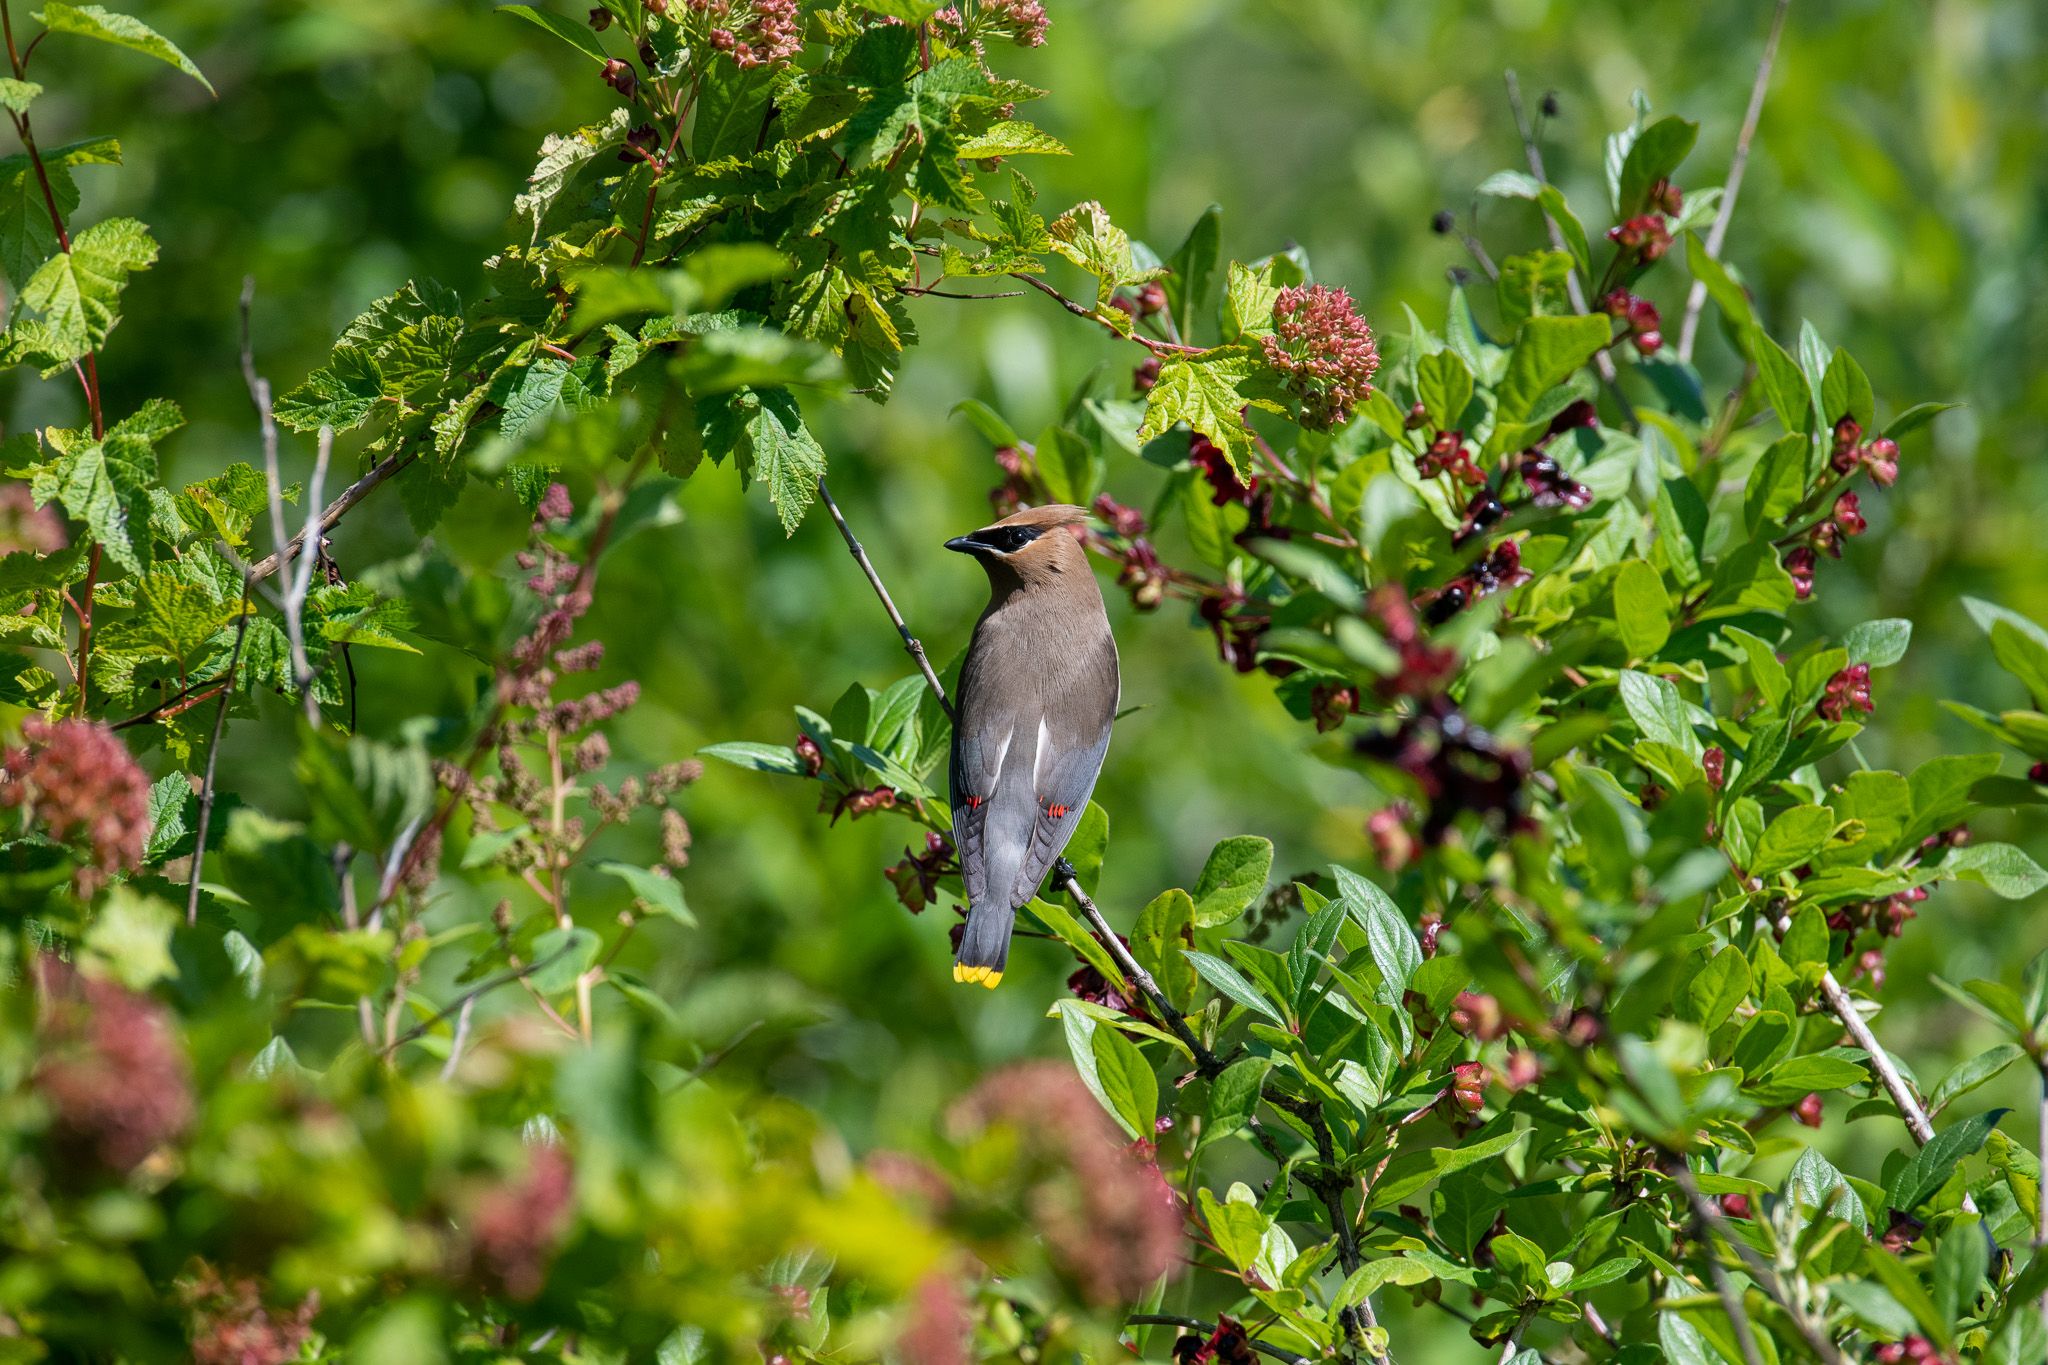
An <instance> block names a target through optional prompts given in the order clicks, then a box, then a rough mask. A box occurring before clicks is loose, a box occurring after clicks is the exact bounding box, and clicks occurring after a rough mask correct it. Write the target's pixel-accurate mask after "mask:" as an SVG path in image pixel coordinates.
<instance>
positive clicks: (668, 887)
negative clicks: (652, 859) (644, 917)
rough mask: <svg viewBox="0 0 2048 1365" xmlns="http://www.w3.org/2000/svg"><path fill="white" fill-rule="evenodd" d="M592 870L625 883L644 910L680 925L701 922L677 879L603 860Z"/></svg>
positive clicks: (594, 865)
mask: <svg viewBox="0 0 2048 1365" xmlns="http://www.w3.org/2000/svg"><path fill="white" fill-rule="evenodd" d="M591 867H592V868H593V869H594V870H596V871H598V872H603V873H607V874H609V875H610V876H614V877H617V878H618V879H619V880H620V881H622V882H624V883H625V884H626V886H627V887H628V888H629V889H630V890H631V891H632V893H633V899H634V900H636V901H638V902H639V903H640V905H641V906H642V907H643V908H644V909H646V910H649V911H651V912H653V913H654V914H657V915H663V916H666V917H667V918H669V919H672V920H675V921H677V922H678V923H680V924H688V925H692V926H694V925H695V924H696V923H697V917H696V916H695V915H693V914H691V913H690V908H689V906H687V905H685V904H684V903H683V888H682V886H681V885H679V884H678V883H677V881H676V879H675V878H674V877H670V876H664V875H663V874H661V873H659V872H654V871H650V870H649V869H647V868H644V867H635V866H634V865H633V864H631V863H619V862H609V861H600V862H596V863H592V864H591Z"/></svg>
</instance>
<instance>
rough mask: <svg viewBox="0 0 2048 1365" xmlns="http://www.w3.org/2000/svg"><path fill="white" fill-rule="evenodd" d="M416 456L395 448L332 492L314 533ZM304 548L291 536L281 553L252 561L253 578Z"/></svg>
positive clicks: (275, 568)
mask: <svg viewBox="0 0 2048 1365" xmlns="http://www.w3.org/2000/svg"><path fill="white" fill-rule="evenodd" d="M418 458H419V454H418V452H416V451H396V452H394V453H392V454H390V455H386V456H385V457H384V458H383V459H381V460H379V461H378V462H377V463H376V464H375V465H373V466H372V467H371V469H370V472H369V473H367V474H365V475H363V476H362V477H361V478H360V479H357V480H356V481H355V482H354V483H352V484H350V485H349V486H348V487H347V488H344V489H342V490H341V492H340V493H339V494H338V495H336V497H335V499H334V501H332V502H330V503H328V504H327V507H326V510H325V511H323V512H321V514H320V529H319V532H318V534H319V535H321V536H324V535H326V534H327V533H328V532H329V531H332V530H333V529H334V528H335V526H336V525H337V524H338V523H339V522H340V521H341V519H342V518H343V517H345V516H347V515H348V513H349V509H350V508H352V507H354V506H355V505H356V504H357V503H359V502H361V501H362V500H363V499H364V498H366V497H368V496H369V495H370V493H371V492H372V491H373V490H374V489H375V488H376V487H377V485H379V484H381V483H383V482H384V481H385V480H387V479H389V478H391V476H392V475H394V474H397V473H398V472H399V471H401V470H403V469H404V468H405V467H406V466H408V465H410V464H412V463H413V462H414V461H415V460H417V459H418ZM315 501H317V499H315ZM305 548H306V541H305V540H304V538H303V537H301V536H293V537H292V538H291V540H290V541H289V542H288V543H287V544H286V545H285V547H284V551H283V553H281V554H273V555H269V556H266V557H265V558H263V559H259V560H257V561H256V563H255V565H254V566H253V568H254V571H255V574H256V577H257V579H258V580H261V579H265V578H268V577H270V576H271V575H272V574H274V573H276V572H277V571H278V570H279V569H280V568H282V567H283V566H284V565H286V564H289V563H291V562H292V561H293V560H295V559H297V558H298V557H299V555H300V554H301V553H303V552H304V550H305Z"/></svg>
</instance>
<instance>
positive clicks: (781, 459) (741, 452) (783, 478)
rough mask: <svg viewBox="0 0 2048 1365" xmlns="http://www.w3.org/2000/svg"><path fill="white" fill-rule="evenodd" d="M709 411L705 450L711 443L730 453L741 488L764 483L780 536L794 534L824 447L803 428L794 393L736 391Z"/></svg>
mask: <svg viewBox="0 0 2048 1365" xmlns="http://www.w3.org/2000/svg"><path fill="white" fill-rule="evenodd" d="M713 411H714V413H715V416H714V417H713V418H712V420H711V421H710V422H709V423H708V424H707V427H706V432H705V446H706V449H707V451H713V450H714V442H716V443H717V444H718V445H721V446H724V447H725V449H726V450H730V451H731V452H732V454H733V456H734V460H735V463H736V464H737V466H738V468H739V471H740V483H741V486H742V487H744V486H746V485H748V484H750V483H752V482H753V481H754V480H755V479H759V480H761V482H763V483H765V484H767V485H768V497H769V500H770V501H771V502H773V503H774V504H775V511H776V513H777V515H778V516H779V517H780V518H781V521H782V530H783V534H785V535H795V534H796V528H797V526H798V525H799V524H800V523H801V522H802V521H803V519H804V513H806V512H807V511H809V510H810V507H811V504H812V503H813V502H814V501H816V499H817V496H818V480H819V478H820V477H822V476H823V475H824V473H825V451H824V448H823V447H821V446H820V445H819V444H818V443H817V441H816V440H815V439H813V438H812V436H811V433H810V431H809V429H808V428H806V427H805V426H804V420H803V414H802V413H801V412H800V411H799V410H798V409H797V404H796V399H795V397H794V396H793V395H792V394H791V393H790V392H789V390H787V389H762V390H759V391H756V390H753V389H737V390H735V391H733V393H731V394H730V395H729V396H727V398H726V399H725V402H724V405H723V407H718V408H714V409H713ZM714 453H715V454H716V455H723V454H724V453H725V451H724V450H715V451H714Z"/></svg>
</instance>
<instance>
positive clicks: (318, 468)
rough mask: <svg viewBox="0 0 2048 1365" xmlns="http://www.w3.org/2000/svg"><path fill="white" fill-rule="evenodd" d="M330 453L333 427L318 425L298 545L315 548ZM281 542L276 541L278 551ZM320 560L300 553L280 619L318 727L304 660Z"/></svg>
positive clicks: (303, 700)
mask: <svg viewBox="0 0 2048 1365" xmlns="http://www.w3.org/2000/svg"><path fill="white" fill-rule="evenodd" d="M333 454H334V428H333V427H329V426H323V427H321V428H320V436H319V453H318V454H317V455H315V456H314V459H313V480H312V482H311V483H310V484H308V485H307V494H306V506H307V512H306V529H305V530H304V531H302V532H300V533H299V543H300V544H301V545H312V546H315V547H317V546H318V545H319V543H320V517H319V514H318V512H317V510H315V509H317V508H318V507H319V506H320V485H321V484H322V483H324V482H325V481H326V478H327V461H328V459H329V457H331V456H332V455H333ZM283 549H284V542H283V541H282V540H280V541H279V542H278V550H279V553H282V552H283ZM319 559H320V556H319V554H318V552H317V548H316V552H315V553H313V554H301V555H300V556H299V563H298V570H297V572H295V573H294V574H293V575H292V585H291V591H289V592H287V593H286V594H285V596H284V620H285V627H286V629H287V631H288V632H289V636H290V639H291V646H292V671H293V673H294V675H295V676H294V679H293V681H295V682H296V683H297V684H298V688H299V701H300V704H301V705H303V706H304V707H305V709H306V724H308V725H311V726H313V727H314V728H316V729H317V728H319V725H320V701H319V699H318V698H317V697H315V696H314V695H313V666H312V665H311V664H310V663H308V662H307V659H306V594H307V593H309V592H310V591H312V588H313V566H314V564H315V563H317V562H318V561H319Z"/></svg>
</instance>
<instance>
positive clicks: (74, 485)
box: [33, 432, 157, 573]
mask: <svg viewBox="0 0 2048 1365" xmlns="http://www.w3.org/2000/svg"><path fill="white" fill-rule="evenodd" d="M156 479H157V460H156V452H155V451H154V450H152V449H151V448H150V446H149V443H148V442H147V441H143V440H139V439H136V438H134V437H124V436H118V435H116V434H115V433H113V432H109V433H108V434H107V439H106V440H105V441H96V442H93V443H92V444H90V445H84V446H76V447H73V448H72V449H71V450H69V451H67V452H66V453H65V454H63V455H60V456H59V457H58V458H57V461H56V463H55V464H54V465H53V466H51V468H50V469H49V471H48V473H47V475H38V476H37V478H36V480H35V483H34V485H33V488H34V493H35V497H36V499H37V501H39V502H48V501H51V500H53V499H54V500H55V501H57V502H59V503H61V504H62V505H63V507H64V511H65V512H66V514H68V515H69V516H71V517H72V518H73V519H74V520H77V521H82V522H84V523H85V524H86V527H87V529H89V530H90V531H91V532H92V534H93V539H95V540H97V541H98V542H99V543H100V544H101V545H102V546H104V547H105V548H106V552H107V555H108V556H109V557H110V558H112V559H113V561H114V562H115V563H116V564H119V565H120V566H121V567H122V568H124V569H126V570H128V571H129V572H130V573H140V572H141V571H142V559H141V555H140V552H139V551H138V549H137V546H136V543H135V542H136V537H137V536H139V535H141V534H142V533H143V531H144V528H145V527H146V526H147V525H148V519H149V490H150V488H151V486H152V485H154V484H155V482H156Z"/></svg>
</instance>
